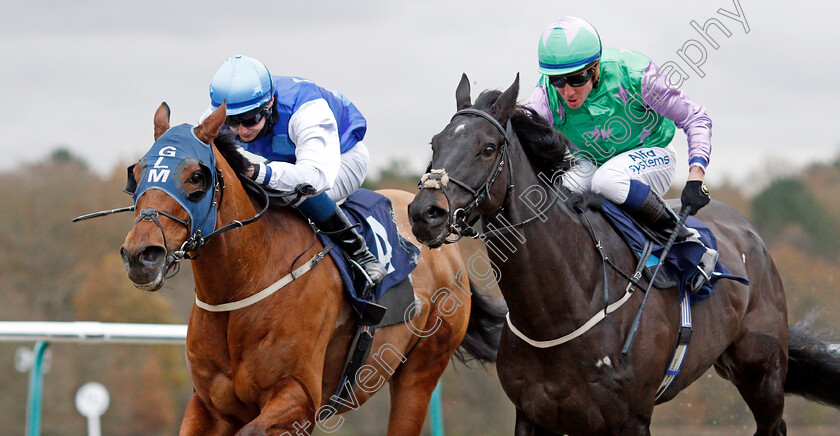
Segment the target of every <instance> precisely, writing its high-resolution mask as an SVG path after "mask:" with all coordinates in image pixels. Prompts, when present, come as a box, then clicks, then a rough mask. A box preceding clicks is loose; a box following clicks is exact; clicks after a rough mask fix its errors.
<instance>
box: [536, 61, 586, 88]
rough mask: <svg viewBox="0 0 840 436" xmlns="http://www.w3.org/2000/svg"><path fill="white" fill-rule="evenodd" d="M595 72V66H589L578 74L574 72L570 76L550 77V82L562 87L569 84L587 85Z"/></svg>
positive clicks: (575, 85)
mask: <svg viewBox="0 0 840 436" xmlns="http://www.w3.org/2000/svg"><path fill="white" fill-rule="evenodd" d="M594 72H595V67H594V66H592V67H589V68H587V69H585V70H583V71H581V72H579V73H577V74H572V75H568V76H551V77H549V78H548V82H549V83H551V85H552V86H555V87H557V88H562V87H564V86H566V85H567V84H568V85H570V86H572V87H575V88H579V87H581V86H583V85H586V82H588V81H589V79H591V78H592V74H593V73H594Z"/></svg>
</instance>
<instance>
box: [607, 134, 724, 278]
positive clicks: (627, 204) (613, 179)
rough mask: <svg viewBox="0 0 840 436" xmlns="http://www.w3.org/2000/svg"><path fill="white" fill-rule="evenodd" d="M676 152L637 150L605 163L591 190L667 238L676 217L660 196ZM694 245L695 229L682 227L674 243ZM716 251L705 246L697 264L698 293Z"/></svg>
mask: <svg viewBox="0 0 840 436" xmlns="http://www.w3.org/2000/svg"><path fill="white" fill-rule="evenodd" d="M675 164H676V152H675V151H674V149H673V147H671V146H670V145H669V146H668V147H664V148H663V147H649V148H642V149H636V150H632V151H628V152H624V153H622V154H619V155H617V156H616V157H614V158H612V159H610V160H609V161H607V162H606V163H605V164H604V165H602V166H601V167H600V168H598V170H597V171H596V172H595V175H594V176H593V177H592V190H593V191H594V192H597V193H599V194H601V195H603V196H604V197H605V198H607V199H608V200H610V201H612V202H613V203H616V204H618V205H619V206H621V208H622V209H624V210H625V211H626V212H627V213H629V214H630V215H632V216H633V218H634V219H636V220H637V221H639V222H641V223H643V224H645V225H647V226H649V227H650V228H651V229H652V230H654V231H656V232H657V233H659V234H660V235H662V236H663V239H666V240H667V238H668V237H669V236H670V235H671V232H672V231H673V230H674V228H675V227H676V224H677V222H678V220H679V216H678V215H677V214H676V213H675V212H674V211H673V210H672V209H671V208H670V207H669V206H668V205H667V204H666V203H665V201H664V200H663V199H662V197H661V196H660V195H662V194H664V193H665V192H667V190H668V188H669V187H670V185H671V180H672V179H673V176H674V172H675ZM684 241H689V242H696V243H699V244H701V245H703V246H705V244H703V242H702V241H700V239H699V234H698V233H697V231H696V230H693V229H688V228H686V227H682V228H681V229H680V233H679V234H678V235H677V239H676V242H684ZM717 259H718V252H717V251H716V250H713V249H711V248H709V247H706V252H705V253H704V254H703V256H702V258H701V260H700V263H699V265H698V270H699V271H698V273H699V274H700V277H701V278H700V279H697V280H696V281H694V283H693V284H692V288H693V289H692V290H693V291H697V290H699V289H700V287H702V285H704V284H705V283H706V281H708V279H709V278H710V277H711V273H712V272H713V271H714V267H715V264H716V263H717Z"/></svg>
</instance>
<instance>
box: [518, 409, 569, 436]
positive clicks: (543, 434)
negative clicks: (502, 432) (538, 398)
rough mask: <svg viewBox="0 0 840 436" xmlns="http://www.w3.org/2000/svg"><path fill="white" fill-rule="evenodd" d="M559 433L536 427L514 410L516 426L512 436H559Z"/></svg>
mask: <svg viewBox="0 0 840 436" xmlns="http://www.w3.org/2000/svg"><path fill="white" fill-rule="evenodd" d="M559 435H560V433H553V432H550V431H548V430H545V429H543V428H540V427H537V425H536V424H534V422H533V421H531V420H530V419H528V417H527V416H525V413H523V412H522V411H521V410H519V409H516V425H515V426H514V430H513V436H559Z"/></svg>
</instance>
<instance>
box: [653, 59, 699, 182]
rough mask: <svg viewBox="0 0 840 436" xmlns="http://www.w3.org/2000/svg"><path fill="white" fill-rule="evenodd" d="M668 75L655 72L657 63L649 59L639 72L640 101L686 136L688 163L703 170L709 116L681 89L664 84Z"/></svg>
mask: <svg viewBox="0 0 840 436" xmlns="http://www.w3.org/2000/svg"><path fill="white" fill-rule="evenodd" d="M667 77H668V75H665V76H664V77H663V76H660V75H659V65H656V63H654V62H651V63H650V64H648V66H647V68H645V71H644V73H642V102H644V104H645V105H647V106H648V107H650V108H651V109H653V110H654V111H656V113H658V114H660V115H662V116H664V117H665V118H668V119H669V120H671V121H673V122H674V124H676V126H677V127H679V128H680V129H682V130H683V131H684V132H685V135H686V136H687V137H688V166H689V167H692V166H699V167H701V168H703V170H704V171H705V169H706V166H707V165H709V156H710V155H711V153H712V120H711V119H710V118H709V116H708V115H706V108H704V107H703V106H701V105H699V104H697V103H695V102H693V101H692V100H691V99H689V98H688V97H687V96H686V95H685V93H683V92H682V91H680V90H679V89H674V88H672V87H669V86H667V85H666V84H665V81H666V80H667Z"/></svg>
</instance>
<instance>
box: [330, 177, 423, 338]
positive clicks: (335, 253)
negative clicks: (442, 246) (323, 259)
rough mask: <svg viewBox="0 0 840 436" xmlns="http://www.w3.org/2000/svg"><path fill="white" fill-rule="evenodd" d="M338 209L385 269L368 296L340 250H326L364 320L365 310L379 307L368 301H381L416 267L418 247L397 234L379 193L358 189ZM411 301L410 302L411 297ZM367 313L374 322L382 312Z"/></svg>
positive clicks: (390, 212)
mask: <svg viewBox="0 0 840 436" xmlns="http://www.w3.org/2000/svg"><path fill="white" fill-rule="evenodd" d="M341 208H342V210H344V214H345V215H346V216H347V218H348V219H349V220H350V222H351V223H353V224H359V226H358V227H357V230H358V232H359V233H360V234H361V235H362V236H363V237H364V239H365V243H367V246H368V248H369V249H370V251H371V253H373V255H374V256H376V257H377V259H378V260H379V261H380V262H381V263H382V265H384V266H385V269H386V271H388V275H386V276H385V278H384V279H382V281H381V282H379V284H377V286H376V288H375V289H373V292H371V293H370V295H363V294H364V291H365V287H366V284H365V283H364V282H363V281H362V280H354V275H353V270H352V267H351V266H350V265H349V264H348V262H347V259H346V258H345V256H344V255H343V253H342V252H341V251H340V250H338V249H337V248H336V249H333V250H332V251H331V252H330V256H332V259H333V261H334V262H335V264H336V266H337V267H338V270H339V273H340V274H341V278H342V281H343V282H344V291H345V295H347V297H348V299H349V300H350V304H351V305H352V306H353V309H355V310H356V312H357V313H359V315H360V316H362V317H363V319H364V318H365V314H366V313H367V312H368V311H369V310H381V309H377V308H375V307H373V306H372V305H370V304H369V303H370V302H371V301H377V302H378V301H379V300H381V299H382V298H383V296H384V294H385V291H387V290H389V289H391V288H394V287H397V285H398V284H400V283H401V282H402V281H403V280H404V279H406V278H407V277H408V275H409V274H411V271H413V270H414V267H416V266H417V259H418V258H419V256H420V249H419V248H417V247H416V246H414V244H412V243H411V242H409V241H408V240H406V239H405V238H403V237H402V235H400V233H399V231H398V230H397V224H396V221H395V216H394V211H393V208H392V206H391V201H390V200H389V199H388V198H387V197H385V196H383V195H382V194H378V193H376V192H373V191H370V190H367V189H360V190H358V191H356V192H355V193H354V194H353V195H351V196H350V197H347V199H346V200H345V201H344V203H343V204H342V205H341ZM319 237H320V238H321V241H322V242H323V243H324V244H327V243H329V237H328V236H326V235H319ZM411 301H412V302H413V299H411ZM369 315H374V317H377V318H378V319H377V320H376V323H375V324H378V323H379V320H381V318H382V315H384V313H383V314H369Z"/></svg>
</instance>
